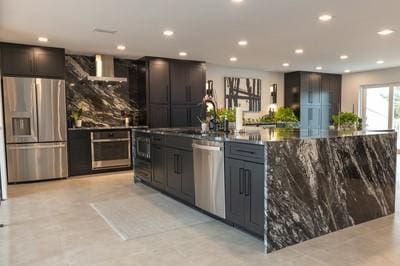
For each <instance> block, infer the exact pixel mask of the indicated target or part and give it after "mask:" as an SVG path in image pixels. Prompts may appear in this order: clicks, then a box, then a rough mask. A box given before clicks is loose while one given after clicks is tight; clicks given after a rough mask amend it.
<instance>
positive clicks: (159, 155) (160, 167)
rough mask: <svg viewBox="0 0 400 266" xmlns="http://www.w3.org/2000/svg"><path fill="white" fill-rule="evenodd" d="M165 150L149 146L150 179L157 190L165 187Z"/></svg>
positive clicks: (161, 147) (160, 147)
mask: <svg viewBox="0 0 400 266" xmlns="http://www.w3.org/2000/svg"><path fill="white" fill-rule="evenodd" d="M165 166H166V160H165V149H164V147H163V146H161V145H151V170H152V178H151V183H152V184H153V185H154V186H155V187H157V188H159V189H164V187H165V176H166V172H165Z"/></svg>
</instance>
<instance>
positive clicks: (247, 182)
mask: <svg viewBox="0 0 400 266" xmlns="http://www.w3.org/2000/svg"><path fill="white" fill-rule="evenodd" d="M244 172H245V175H244V178H245V188H244V190H245V194H244V195H245V196H249V195H250V187H251V172H250V170H248V169H246V170H244Z"/></svg>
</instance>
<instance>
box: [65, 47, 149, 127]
mask: <svg viewBox="0 0 400 266" xmlns="http://www.w3.org/2000/svg"><path fill="white" fill-rule="evenodd" d="M65 61H66V94H67V112H68V114H71V113H72V112H73V111H75V110H77V109H79V108H82V109H83V114H82V120H83V125H84V126H86V127H112V126H122V125H124V123H125V121H124V117H123V116H122V114H121V112H122V111H125V112H129V113H130V114H131V120H132V124H133V125H141V124H143V123H145V122H144V120H145V119H146V118H145V103H144V106H143V95H141V91H140V90H141V89H140V88H139V86H138V84H137V78H136V75H137V71H138V66H137V64H136V62H135V61H133V60H121V59H115V61H114V62H115V63H114V64H115V76H116V77H126V78H128V82H122V83H119V82H93V81H88V80H86V77H87V76H93V75H95V73H96V69H95V68H96V66H95V57H94V56H81V55H67V56H66V58H65Z"/></svg>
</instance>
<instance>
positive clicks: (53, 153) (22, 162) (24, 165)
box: [7, 142, 68, 183]
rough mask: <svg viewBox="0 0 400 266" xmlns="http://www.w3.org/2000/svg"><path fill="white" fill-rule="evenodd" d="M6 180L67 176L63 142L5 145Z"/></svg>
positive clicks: (12, 181)
mask: <svg viewBox="0 0 400 266" xmlns="http://www.w3.org/2000/svg"><path fill="white" fill-rule="evenodd" d="M7 161H8V182H11V183H16V182H24V181H35V180H46V179H53V178H55V177H66V176H68V164H67V163H66V162H67V144H66V143H65V142H54V143H35V144H9V145H7Z"/></svg>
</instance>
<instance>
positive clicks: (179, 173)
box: [177, 155, 182, 175]
mask: <svg viewBox="0 0 400 266" xmlns="http://www.w3.org/2000/svg"><path fill="white" fill-rule="evenodd" d="M177 156H178V175H181V174H182V156H180V155H177Z"/></svg>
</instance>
